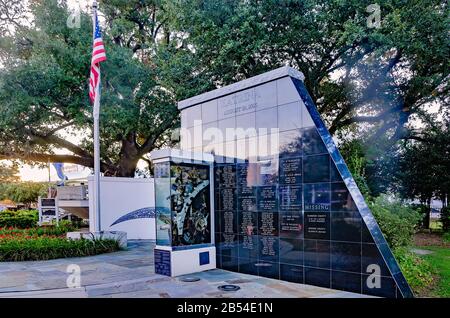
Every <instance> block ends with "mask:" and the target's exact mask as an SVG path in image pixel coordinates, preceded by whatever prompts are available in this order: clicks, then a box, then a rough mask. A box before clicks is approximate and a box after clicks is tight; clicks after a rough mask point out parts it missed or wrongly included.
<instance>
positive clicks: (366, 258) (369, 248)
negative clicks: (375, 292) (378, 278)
mask: <svg viewBox="0 0 450 318" xmlns="http://www.w3.org/2000/svg"><path fill="white" fill-rule="evenodd" d="M373 264H375V265H378V266H379V268H380V272H379V273H378V274H379V275H382V276H391V274H390V272H389V269H388V268H387V266H386V264H385V262H384V260H383V257H382V256H381V254H380V251H379V250H378V247H377V246H376V245H375V244H362V259H361V267H362V268H361V269H362V272H363V273H367V274H372V273H373V270H370V271H368V268H369V266H370V265H373Z"/></svg>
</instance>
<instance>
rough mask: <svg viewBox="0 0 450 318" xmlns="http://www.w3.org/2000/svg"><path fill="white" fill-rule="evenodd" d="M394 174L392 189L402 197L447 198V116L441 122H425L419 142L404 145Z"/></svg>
mask: <svg viewBox="0 0 450 318" xmlns="http://www.w3.org/2000/svg"><path fill="white" fill-rule="evenodd" d="M398 162H399V164H398V167H397V169H396V170H395V171H394V172H395V173H394V176H395V181H396V188H395V190H396V191H397V192H398V193H399V194H400V195H401V196H402V197H404V198H409V199H415V198H418V199H420V201H421V202H424V203H426V204H429V202H430V201H431V199H432V198H439V199H441V200H442V201H443V202H446V201H447V200H448V198H449V197H450V173H449V171H450V117H448V118H447V119H446V120H444V122H443V123H437V122H434V121H433V120H432V119H428V122H427V129H424V130H423V136H422V138H421V140H420V141H411V142H408V143H405V144H404V145H403V146H402V147H401V148H400V151H399V154H398Z"/></svg>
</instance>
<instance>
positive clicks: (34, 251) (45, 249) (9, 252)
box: [0, 236, 120, 262]
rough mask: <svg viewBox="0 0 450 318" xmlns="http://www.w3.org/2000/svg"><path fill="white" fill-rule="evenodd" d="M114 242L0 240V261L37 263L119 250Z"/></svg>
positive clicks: (37, 238) (41, 239) (47, 237)
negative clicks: (38, 261)
mask: <svg viewBox="0 0 450 318" xmlns="http://www.w3.org/2000/svg"><path fill="white" fill-rule="evenodd" d="M119 249H120V247H119V243H118V242H117V241H115V240H109V239H107V240H86V239H81V240H69V239H66V238H60V237H49V236H39V237H35V238H33V239H28V238H19V239H17V238H16V239H2V240H0V261H3V262H7V261H9V262H16V261H37V260H49V259H55V258H62V257H81V256H88V255H97V254H102V253H109V252H114V251H117V250H119Z"/></svg>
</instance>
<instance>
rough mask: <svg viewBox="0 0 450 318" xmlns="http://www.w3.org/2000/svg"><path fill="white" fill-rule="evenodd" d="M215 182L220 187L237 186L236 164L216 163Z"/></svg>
mask: <svg viewBox="0 0 450 318" xmlns="http://www.w3.org/2000/svg"><path fill="white" fill-rule="evenodd" d="M214 172H215V178H214V180H215V182H216V183H217V186H218V187H220V188H235V187H236V165H234V164H223V165H216V167H215V169H214Z"/></svg>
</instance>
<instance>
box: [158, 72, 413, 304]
mask: <svg viewBox="0 0 450 318" xmlns="http://www.w3.org/2000/svg"><path fill="white" fill-rule="evenodd" d="M303 79H304V76H303V74H302V73H301V72H299V71H297V70H295V69H293V68H290V67H282V68H279V69H276V70H273V71H271V72H267V73H264V74H261V75H258V76H256V77H253V78H250V79H247V80H244V81H241V82H238V83H235V84H232V85H229V86H226V87H223V88H220V89H217V90H214V91H211V92H207V93H205V94H201V95H198V96H195V97H192V98H189V99H187V100H184V101H181V102H179V104H178V108H179V109H180V110H181V150H182V151H185V152H186V153H194V154H198V155H197V156H200V157H201V158H198V159H202V158H206V159H207V160H211V155H213V156H214V159H213V161H214V166H213V169H214V173H213V175H214V178H213V180H211V182H212V183H213V184H214V185H213V198H211V199H212V200H211V202H214V204H213V206H212V207H213V208H214V209H212V210H213V211H214V212H213V215H211V218H210V220H213V221H212V222H213V223H214V227H213V228H212V229H211V233H212V232H214V236H213V238H212V240H211V241H210V242H205V243H211V244H214V245H215V249H216V255H215V260H216V263H217V267H218V268H223V269H226V270H230V271H236V272H241V273H246V274H252V275H259V276H264V277H270V278H275V279H280V280H286V281H290V282H295V283H304V284H310V285H316V286H322V287H327V288H333V289H338V290H345V291H350V292H356V293H362V294H369V295H375V296H382V297H392V298H395V297H396V298H403V297H413V294H412V292H411V289H410V288H409V286H408V284H407V282H406V280H405V278H404V276H403V274H402V273H401V271H400V268H399V266H398V264H397V262H396V260H395V258H394V256H393V255H392V252H391V250H390V249H389V247H388V245H387V243H386V241H385V239H384V237H383V235H382V233H381V231H380V228H379V227H378V225H377V223H376V221H375V219H374V217H373V216H372V213H371V212H370V210H369V208H368V206H367V204H366V203H365V201H364V198H363V196H362V195H361V192H360V191H359V189H358V187H357V185H356V183H355V181H354V179H353V177H352V175H351V174H350V171H349V170H348V168H347V166H346V164H345V162H344V160H343V158H342V156H341V155H340V153H339V151H338V149H337V147H336V145H335V143H334V141H333V139H332V137H331V135H330V134H329V132H328V130H327V128H326V127H325V125H324V123H323V121H322V119H321V118H320V115H319V113H318V111H317V109H316V107H315V105H314V103H313V101H312V99H311V97H310V96H309V94H308V92H307V90H306V88H305V85H304V83H303ZM202 156H203V157H202ZM211 161H212V160H211ZM156 167H157V166H156V165H155V185H156V189H155V190H156V192H158V185H157V180H158V178H159V177H161V173H160V172H158V171H159V170H157V168H156ZM181 169H182V168H181ZM177 171H178V170H177ZM157 172H158V173H157ZM167 173H168V172H167ZM167 173H166V174H167ZM175 183H176V184H175V188H176V189H179V186H180V185H181V184H178V183H177V182H175ZM197 184H201V182H200V183H197ZM177 195H178V194H177ZM157 198H158V194H157ZM173 200H175V201H176V200H179V199H172V201H173ZM178 204H179V202H177V203H176V204H172V207H170V206H169V205H167V206H166V207H167V209H169V210H170V209H172V210H174V209H175V210H179V209H178ZM202 204H207V203H205V202H203V203H202ZM200 205H201V204H200ZM157 207H158V203H157ZM198 213H200V214H201V212H198ZM181 215H184V214H183V213H182V214H181ZM169 219H170V218H169V217H168V220H169ZM173 221H174V222H178V223H177V224H176V226H175V227H174V226H172V232H171V233H172V234H171V235H172V237H170V235H168V236H167V237H166V240H167V241H170V240H171V242H172V244H174V245H175V244H190V243H192V242H193V243H199V242H203V241H202V240H204V236H202V235H203V234H199V233H197V234H196V233H195V232H194V233H191V234H189V236H188V237H187V238H184V237H182V236H180V233H181V230H183V227H184V226H185V225H183V226H182V224H181V223H180V221H178V220H176V218H173ZM157 222H158V221H157ZM159 222H163V221H162V220H160V221H159ZM169 223H170V222H169ZM160 225H161V224H160ZM183 232H184V230H183ZM159 239H161V236H160V238H159ZM157 244H160V243H158V242H157ZM196 261H197V262H198V260H197V259H196Z"/></svg>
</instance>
